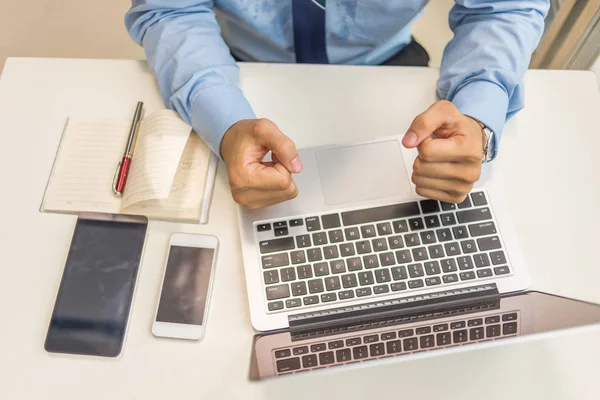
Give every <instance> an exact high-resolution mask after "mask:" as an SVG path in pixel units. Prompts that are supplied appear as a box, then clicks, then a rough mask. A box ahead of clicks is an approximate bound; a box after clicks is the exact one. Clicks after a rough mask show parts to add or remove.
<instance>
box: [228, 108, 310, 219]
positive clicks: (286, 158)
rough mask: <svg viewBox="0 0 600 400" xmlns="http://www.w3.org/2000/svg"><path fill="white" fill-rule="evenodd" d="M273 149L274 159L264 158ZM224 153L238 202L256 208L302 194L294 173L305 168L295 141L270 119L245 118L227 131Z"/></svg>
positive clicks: (230, 180) (233, 192) (251, 208)
mask: <svg viewBox="0 0 600 400" xmlns="http://www.w3.org/2000/svg"><path fill="white" fill-rule="evenodd" d="M269 151H271V152H272V160H273V162H263V161H262V160H263V158H264V157H265V155H266V154H267V153H268V152H269ZM221 155H222V157H223V160H224V161H225V163H226V164H227V170H228V174H229V184H230V185H231V193H232V195H233V199H234V200H235V201H236V203H238V204H240V205H242V206H244V207H246V208H248V209H250V210H256V209H259V208H263V207H267V206H270V205H273V204H276V203H280V202H282V201H285V200H290V199H293V198H294V197H296V196H297V195H298V188H297V187H296V184H295V183H294V180H293V179H292V173H294V174H297V173H299V172H301V171H302V161H300V158H299V157H298V151H297V150H296V146H295V145H294V142H292V140H291V139H290V138H288V137H287V136H285V135H284V134H283V133H282V132H281V131H280V130H279V128H278V127H277V125H275V124H274V123H273V122H272V121H270V120H268V119H245V120H241V121H238V122H236V123H235V124H233V125H232V126H231V128H229V129H228V130H227V132H225V136H223V140H222V141H221Z"/></svg>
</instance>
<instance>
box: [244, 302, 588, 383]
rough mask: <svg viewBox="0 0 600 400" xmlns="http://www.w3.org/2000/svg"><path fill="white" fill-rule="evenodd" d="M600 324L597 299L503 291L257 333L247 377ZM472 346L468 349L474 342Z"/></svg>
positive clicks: (404, 356) (285, 373)
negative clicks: (421, 308) (415, 309)
mask: <svg viewBox="0 0 600 400" xmlns="http://www.w3.org/2000/svg"><path fill="white" fill-rule="evenodd" d="M599 323H600V305H597V304H591V303H586V302H582V301H577V300H573V299H567V298H564V297H559V296H554V295H549V294H545V293H540V292H533V291H531V292H525V293H521V294H514V295H506V296H503V297H501V298H500V297H499V298H498V299H496V300H486V301H484V302H476V303H473V304H467V305H464V304H462V305H461V306H459V307H457V308H455V309H452V308H450V309H449V308H448V307H445V309H444V311H443V312H435V310H434V311H432V310H429V311H427V313H423V314H420V315H414V314H413V315H409V316H407V315H404V316H395V317H389V316H388V317H387V318H385V319H377V318H376V317H374V318H373V319H370V320H364V321H361V322H360V323H355V324H353V325H345V326H330V327H325V328H320V329H319V330H312V331H302V330H301V329H300V330H295V331H293V332H291V331H285V332H277V333H272V334H267V335H257V336H255V340H254V347H253V360H252V364H251V371H250V378H251V379H253V380H260V379H266V378H272V377H277V376H283V375H289V374H297V373H305V372H313V371H315V372H318V371H319V370H320V369H323V368H332V367H342V366H344V365H347V364H351V363H356V362H371V361H375V360H378V359H381V358H385V357H399V360H400V359H405V360H408V359H410V358H409V357H408V356H409V355H411V354H414V353H419V352H423V351H430V352H431V351H435V350H442V349H446V348H449V347H454V346H466V345H474V346H473V348H475V346H476V345H477V344H478V343H482V342H488V341H497V340H502V341H504V340H506V343H508V342H509V341H510V339H511V338H513V339H514V338H515V337H520V336H527V335H535V334H540V333H545V332H553V331H559V330H564V329H568V328H575V327H582V326H587V325H593V324H599ZM469 348H471V347H469Z"/></svg>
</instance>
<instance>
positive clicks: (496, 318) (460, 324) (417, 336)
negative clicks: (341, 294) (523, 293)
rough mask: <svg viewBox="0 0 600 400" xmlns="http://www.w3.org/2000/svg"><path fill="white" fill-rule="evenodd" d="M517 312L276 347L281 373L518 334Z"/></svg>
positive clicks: (276, 363) (277, 369) (276, 364)
mask: <svg viewBox="0 0 600 400" xmlns="http://www.w3.org/2000/svg"><path fill="white" fill-rule="evenodd" d="M518 320H519V316H518V312H510V313H504V314H502V315H498V314H492V315H489V316H485V317H479V318H472V319H458V320H455V321H450V322H445V323H435V324H429V325H422V326H418V327H411V328H403V329H398V328H396V329H395V330H384V331H381V332H380V333H376V334H372V333H369V334H366V335H358V334H357V333H356V332H354V333H352V334H350V335H348V336H347V337H344V338H336V339H335V340H330V341H323V340H322V339H321V341H313V342H311V343H309V344H305V345H296V346H292V347H286V348H280V349H277V350H274V352H273V355H274V358H275V360H276V361H275V366H276V371H277V374H278V375H283V374H286V373H292V372H300V371H306V370H309V369H318V368H323V367H331V366H333V365H339V364H347V363H351V362H357V361H364V360H366V359H373V358H381V357H386V356H397V355H402V354H406V353H413V352H417V351H424V350H432V349H434V348H441V347H449V346H456V345H464V344H469V343H474V342H480V341H484V340H492V339H498V338H502V337H506V336H515V335H518V334H519V326H518Z"/></svg>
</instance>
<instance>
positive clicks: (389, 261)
mask: <svg viewBox="0 0 600 400" xmlns="http://www.w3.org/2000/svg"><path fill="white" fill-rule="evenodd" d="M379 262H380V263H381V265H383V266H384V267H387V266H390V265H394V264H396V259H395V258H394V253H390V252H388V253H381V254H380V255H379Z"/></svg>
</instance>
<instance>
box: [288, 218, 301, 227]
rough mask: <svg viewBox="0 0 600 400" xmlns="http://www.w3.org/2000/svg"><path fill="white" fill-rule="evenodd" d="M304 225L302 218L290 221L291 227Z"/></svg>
mask: <svg viewBox="0 0 600 400" xmlns="http://www.w3.org/2000/svg"><path fill="white" fill-rule="evenodd" d="M302 225H304V220H302V218H297V219H291V220H290V226H302Z"/></svg>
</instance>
